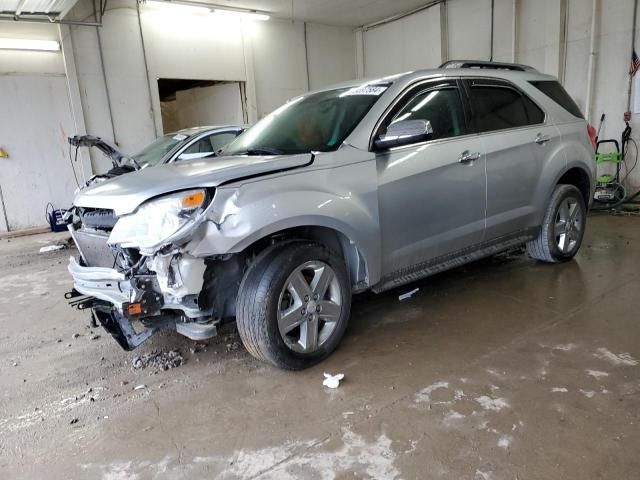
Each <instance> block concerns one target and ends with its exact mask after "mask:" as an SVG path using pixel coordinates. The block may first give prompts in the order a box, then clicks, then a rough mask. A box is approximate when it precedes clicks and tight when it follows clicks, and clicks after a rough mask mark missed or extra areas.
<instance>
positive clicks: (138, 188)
mask: <svg viewBox="0 0 640 480" xmlns="http://www.w3.org/2000/svg"><path fill="white" fill-rule="evenodd" d="M312 159H313V156H312V155H311V154H300V155H283V156H265V157H258V156H240V157H215V158H208V159H198V160H191V161H182V162H175V163H170V164H167V165H160V166H157V167H153V168H145V169H143V170H139V171H137V172H132V173H128V174H126V175H121V176H119V177H116V178H113V179H111V180H107V181H106V182H102V183H99V184H97V185H94V186H91V187H89V188H86V189H84V190H81V191H80V192H78V193H77V195H76V197H75V199H74V200H73V205H74V206H76V207H91V208H107V209H112V210H114V212H115V214H116V215H117V216H120V215H125V214H128V213H132V212H133V211H134V210H135V209H136V208H138V206H139V205H140V204H141V203H143V202H145V201H147V200H149V199H150V198H153V197H157V196H159V195H164V194H167V193H171V192H175V191H178V190H185V189H189V188H200V187H217V186H218V185H220V184H222V183H226V182H229V181H232V180H236V179H240V178H243V177H248V176H254V175H263V174H268V173H273V172H277V171H280V170H285V169H290V168H296V167H302V166H305V165H308V164H310V163H311V161H312Z"/></svg>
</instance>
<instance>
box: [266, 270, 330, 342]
mask: <svg viewBox="0 0 640 480" xmlns="http://www.w3.org/2000/svg"><path fill="white" fill-rule="evenodd" d="M341 314H342V291H341V287H340V282H339V281H338V277H337V276H336V274H335V272H334V271H333V269H332V268H331V267H330V266H329V265H327V264H326V263H324V262H321V261H319V260H313V261H310V262H306V263H304V264H302V265H300V266H299V267H298V268H296V269H295V270H294V271H293V272H292V273H291V275H289V278H287V281H286V282H285V284H284V288H283V289H282V292H281V293H280V299H279V301H278V330H279V331H280V336H281V337H282V339H283V340H284V342H285V343H286V345H287V346H288V347H289V348H290V349H292V350H294V351H296V352H299V353H313V352H315V351H316V350H318V348H320V347H321V346H322V345H324V344H325V343H326V342H327V340H329V338H331V334H332V333H333V332H334V331H335V329H336V327H337V325H338V321H339V320H340V316H341Z"/></svg>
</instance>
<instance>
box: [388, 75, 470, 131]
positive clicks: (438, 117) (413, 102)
mask: <svg viewBox="0 0 640 480" xmlns="http://www.w3.org/2000/svg"><path fill="white" fill-rule="evenodd" d="M403 120H425V121H428V122H429V123H430V124H431V128H432V129H433V136H432V137H431V139H432V140H436V139H441V138H449V137H457V136H459V135H464V134H465V133H466V124H465V117H464V110H463V107H462V100H461V98H460V92H459V91H458V88H457V87H453V86H444V87H439V88H438V87H432V88H426V89H423V90H421V91H419V92H417V93H416V94H415V95H413V96H412V97H410V98H409V100H407V101H406V103H404V104H403V106H402V107H401V108H400V110H399V111H398V112H397V113H396V114H395V115H394V116H393V117H392V119H391V121H390V122H389V125H391V124H393V123H396V122H401V121H403Z"/></svg>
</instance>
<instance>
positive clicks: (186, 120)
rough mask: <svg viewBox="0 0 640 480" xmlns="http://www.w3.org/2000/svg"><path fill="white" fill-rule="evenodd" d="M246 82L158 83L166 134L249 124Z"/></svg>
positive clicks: (196, 81)
mask: <svg viewBox="0 0 640 480" xmlns="http://www.w3.org/2000/svg"><path fill="white" fill-rule="evenodd" d="M244 91H245V84H244V82H228V81H218V80H184V79H178V78H160V79H158V92H159V94H160V112H161V116H162V130H163V133H165V134H167V133H172V132H175V131H177V130H181V129H183V128H190V127H200V126H206V125H242V124H245V123H247V114H246V108H245V102H244V98H245V95H244Z"/></svg>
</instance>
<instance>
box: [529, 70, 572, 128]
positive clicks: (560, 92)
mask: <svg viewBox="0 0 640 480" xmlns="http://www.w3.org/2000/svg"><path fill="white" fill-rule="evenodd" d="M529 83H530V84H531V85H533V86H534V87H536V88H537V89H538V90H540V91H541V92H542V93H544V94H545V95H546V96H547V97H549V98H550V99H551V100H553V101H554V102H556V103H557V104H558V105H560V106H561V107H562V108H564V109H565V110H566V111H567V112H569V113H570V114H571V115H574V116H576V117H578V118H582V119H584V115H582V112H581V111H580V108H579V107H578V105H576V102H574V101H573V98H571V96H570V95H569V94H568V93H567V91H566V90H565V89H564V88H563V87H562V85H560V84H559V83H558V82H556V81H554V80H542V81H536V82H529Z"/></svg>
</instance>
